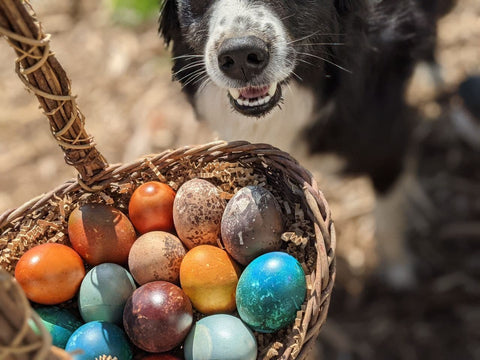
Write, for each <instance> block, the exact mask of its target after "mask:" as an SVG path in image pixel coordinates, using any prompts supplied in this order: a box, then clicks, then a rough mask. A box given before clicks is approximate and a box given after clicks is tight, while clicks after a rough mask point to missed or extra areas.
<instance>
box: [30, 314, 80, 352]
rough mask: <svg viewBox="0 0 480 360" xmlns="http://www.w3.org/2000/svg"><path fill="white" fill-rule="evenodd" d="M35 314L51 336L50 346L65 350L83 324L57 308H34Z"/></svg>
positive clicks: (73, 316)
mask: <svg viewBox="0 0 480 360" xmlns="http://www.w3.org/2000/svg"><path fill="white" fill-rule="evenodd" d="M35 312H36V313H37V314H38V316H40V318H41V319H42V323H43V325H44V326H45V328H46V329H47V330H48V332H49V333H50V335H51V336H52V344H53V345H54V346H58V347H59V348H62V349H65V345H67V341H68V339H69V338H70V336H72V334H73V332H74V331H75V330H77V329H78V328H79V327H80V326H82V324H83V322H81V321H80V320H79V319H77V317H76V316H75V315H73V314H72V313H71V312H70V311H68V310H67V309H65V308H61V307H58V306H45V307H40V308H36V309H35Z"/></svg>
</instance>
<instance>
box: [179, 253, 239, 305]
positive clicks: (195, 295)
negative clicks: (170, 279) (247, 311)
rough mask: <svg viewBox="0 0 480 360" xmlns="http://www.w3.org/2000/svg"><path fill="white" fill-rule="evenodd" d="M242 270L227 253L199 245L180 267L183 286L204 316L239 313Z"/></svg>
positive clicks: (187, 255) (188, 254) (186, 256)
mask: <svg viewBox="0 0 480 360" xmlns="http://www.w3.org/2000/svg"><path fill="white" fill-rule="evenodd" d="M239 276H240V269H239V267H238V265H237V264H236V263H235V261H234V260H233V259H232V258H231V257H230V256H229V255H228V254H227V252H226V251H225V250H222V249H220V248H218V247H215V246H212V245H199V246H197V247H194V248H193V249H191V250H190V251H188V252H187V254H186V255H185V257H184V258H183V260H182V264H181V265H180V284H181V286H182V289H183V291H185V293H186V294H187V295H188V297H189V298H190V300H191V301H192V304H193V306H194V307H195V308H196V309H197V310H198V311H200V312H202V313H204V314H215V313H220V312H232V311H234V310H235V306H236V305H235V291H236V287H237V283H238V278H239Z"/></svg>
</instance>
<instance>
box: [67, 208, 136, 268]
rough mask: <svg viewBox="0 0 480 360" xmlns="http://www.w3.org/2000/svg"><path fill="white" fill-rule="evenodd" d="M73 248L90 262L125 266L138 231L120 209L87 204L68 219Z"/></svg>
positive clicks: (91, 263)
mask: <svg viewBox="0 0 480 360" xmlns="http://www.w3.org/2000/svg"><path fill="white" fill-rule="evenodd" d="M68 236H69V237H70V242H71V243H72V247H73V248H74V249H75V250H76V251H77V252H78V253H79V254H80V256H81V257H82V258H83V259H84V260H85V261H86V262H87V263H89V264H90V265H99V264H101V263H105V262H111V263H115V264H119V265H125V264H126V263H127V260H128V253H129V251H130V248H131V247H132V245H133V243H134V241H135V240H136V239H137V234H136V233H135V229H134V228H133V225H132V223H131V222H130V220H129V219H128V218H127V216H126V215H125V214H123V213H122V212H121V211H120V210H118V209H116V208H114V207H113V206H109V205H104V204H96V203H95V204H84V205H82V206H80V207H77V208H75V209H74V210H73V211H72V213H71V214H70V217H69V218H68Z"/></svg>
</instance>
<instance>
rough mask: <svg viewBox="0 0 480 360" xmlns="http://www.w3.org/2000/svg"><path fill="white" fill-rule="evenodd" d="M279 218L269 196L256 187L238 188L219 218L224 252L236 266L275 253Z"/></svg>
mask: <svg viewBox="0 0 480 360" xmlns="http://www.w3.org/2000/svg"><path fill="white" fill-rule="evenodd" d="M283 226H284V222H283V216H282V212H281V210H280V205H279V204H278V201H277V200H276V199H275V197H274V196H273V194H272V193H271V192H270V191H268V190H267V189H265V188H263V187H260V186H247V187H244V188H242V189H240V190H239V191H238V192H237V193H236V194H235V195H234V196H233V197H232V198H231V199H230V201H229V202H228V205H227V207H226V209H225V212H224V214H223V218H222V226H221V228H222V241H223V245H224V246H225V250H227V252H228V253H229V254H230V255H231V256H232V257H233V258H234V259H235V260H237V261H238V262H239V263H240V264H242V265H247V264H248V263H249V262H250V261H252V260H253V259H254V258H256V257H257V256H259V255H261V254H264V253H266V252H270V251H275V250H278V249H279V248H280V246H281V244H282V240H281V234H282V232H283Z"/></svg>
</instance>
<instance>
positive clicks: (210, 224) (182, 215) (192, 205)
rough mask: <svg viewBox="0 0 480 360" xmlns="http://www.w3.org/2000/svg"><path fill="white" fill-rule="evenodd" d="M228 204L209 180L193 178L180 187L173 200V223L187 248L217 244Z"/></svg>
mask: <svg viewBox="0 0 480 360" xmlns="http://www.w3.org/2000/svg"><path fill="white" fill-rule="evenodd" d="M225 206H226V200H225V199H223V198H222V197H221V196H220V191H219V190H218V189H217V188H216V187H215V186H214V185H213V184H211V183H209V182H208V181H206V180H203V179H192V180H189V181H187V182H185V183H184V184H183V185H182V186H181V187H180V189H178V191H177V195H176V196H175V200H174V202H173V222H174V224H175V229H176V230H177V234H178V237H179V238H180V240H182V242H183V243H184V244H185V246H187V248H189V249H191V248H193V247H194V246H197V245H202V244H204V245H205V244H209V245H216V244H217V243H218V241H219V239H220V226H221V221H222V215H223V211H224V210H225Z"/></svg>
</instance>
